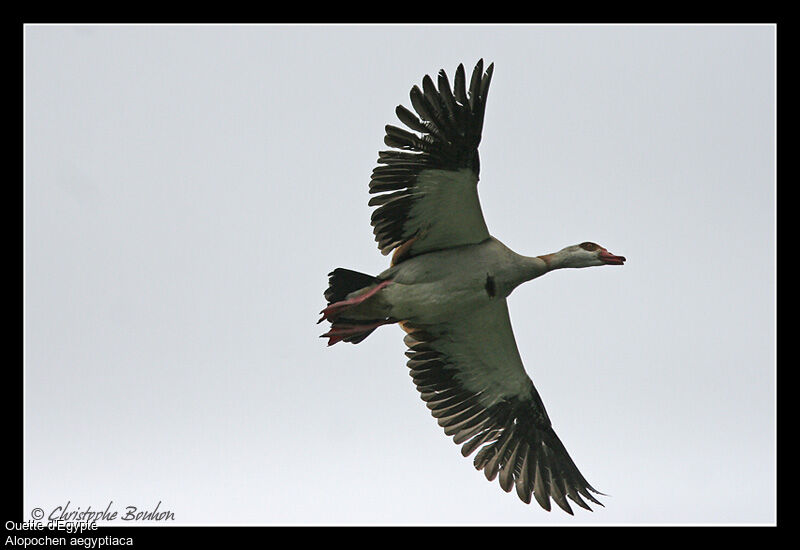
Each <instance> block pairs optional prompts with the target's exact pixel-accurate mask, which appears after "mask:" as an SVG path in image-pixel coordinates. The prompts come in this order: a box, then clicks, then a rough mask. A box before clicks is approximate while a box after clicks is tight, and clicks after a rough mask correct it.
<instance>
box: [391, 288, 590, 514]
mask: <svg viewBox="0 0 800 550" xmlns="http://www.w3.org/2000/svg"><path fill="white" fill-rule="evenodd" d="M405 328H406V330H407V331H409V334H408V335H407V336H406V337H405V342H406V345H407V346H408V347H409V351H408V352H406V355H408V357H409V361H408V367H409V368H410V369H411V373H410V374H411V376H412V377H413V379H414V383H415V384H416V386H417V389H418V390H419V391H420V393H421V396H422V399H423V401H425V402H426V403H427V405H428V408H429V409H431V414H432V415H433V416H434V417H435V418H437V419H438V422H439V425H440V426H442V427H443V428H444V432H445V434H447V435H449V436H452V437H453V441H455V442H456V443H457V444H461V443H463V444H464V445H463V447H462V448H461V453H462V454H463V455H464V456H469V455H470V454H472V453H473V452H474V451H475V450H476V449H477V448H478V447H481V449H480V451H478V454H477V455H475V460H474V464H475V468H477V469H478V470H481V469H482V470H483V471H484V474H485V475H486V479H488V480H489V481H492V480H493V479H494V478H495V476H497V474H498V473H499V474H500V486H501V487H502V488H503V489H504V490H505V491H506V492H509V491H511V488H512V487H516V490H517V494H518V495H519V498H521V499H522V500H523V501H525V502H526V503H530V501H531V495H533V496H534V498H536V500H537V502H538V503H539V504H540V505H541V506H542V508H544V509H545V510H548V511H549V510H550V497H552V498H553V500H554V501H555V502H556V503H557V504H558V505H559V506H560V507H561V508H562V509H563V510H565V511H566V512H568V513H570V514H572V509H571V508H570V506H569V503H568V502H567V500H566V498H565V497H569V498H570V499H572V500H573V501H574V502H575V503H577V504H578V505H579V506H581V507H583V508H586V509H587V510H591V508H589V506H588V505H587V504H586V502H584V500H583V499H582V498H581V495H582V496H583V497H585V498H586V499H588V500H590V501H592V502H594V503H595V504H600V505H601V506H602V504H601V503H600V502H599V501H597V500H596V499H595V498H594V497H593V496H592V495H591V494H590V493H589V491H592V492H595V493H597V494H602V493H599V492H598V491H596V490H595V489H594V488H592V486H591V485H589V483H588V482H587V481H586V480H585V479H584V477H583V476H582V475H581V473H580V472H579V471H578V468H577V467H576V466H575V463H574V462H573V461H572V459H571V458H570V456H569V454H568V453H567V450H566V449H565V448H564V445H563V444H562V443H561V441H560V440H559V439H558V436H557V435H556V433H555V432H554V431H553V428H552V426H551V425H550V418H549V417H548V416H547V411H545V408H544V404H543V403H542V400H541V399H540V397H539V393H538V392H537V391H536V388H535V387H534V386H533V382H531V379H530V378H529V377H528V375H527V374H526V373H525V369H524V367H523V365H522V359H521V358H520V355H519V351H518V350H517V344H516V342H515V340H514V333H513V332H512V330H511V321H510V319H509V316H508V306H507V305H506V301H505V300H499V301H497V302H493V303H491V304H490V305H488V306H486V307H485V308H483V309H480V310H477V311H475V312H474V314H471V315H468V316H465V317H462V318H459V319H458V321H456V322H453V323H447V324H442V325H439V326H410V325H408V324H406V326H405Z"/></svg>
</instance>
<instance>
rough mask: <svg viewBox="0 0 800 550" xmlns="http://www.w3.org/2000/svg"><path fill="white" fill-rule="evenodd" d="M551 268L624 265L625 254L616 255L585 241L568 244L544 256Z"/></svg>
mask: <svg viewBox="0 0 800 550" xmlns="http://www.w3.org/2000/svg"><path fill="white" fill-rule="evenodd" d="M543 259H544V260H545V261H546V262H547V264H548V266H549V267H550V268H551V269H558V268H563V267H592V266H595V265H623V264H624V263H625V256H616V255H615V254H612V253H611V252H609V251H608V250H607V249H605V248H604V247H602V246H600V245H599V244H595V243H592V242H584V243H581V244H575V245H572V246H568V247H566V248H564V249H562V250H559V251H558V252H556V253H555V254H548V256H547V257H543Z"/></svg>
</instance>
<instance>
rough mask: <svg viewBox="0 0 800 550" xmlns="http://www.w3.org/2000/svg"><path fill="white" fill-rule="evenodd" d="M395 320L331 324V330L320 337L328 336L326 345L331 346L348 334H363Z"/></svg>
mask: <svg viewBox="0 0 800 550" xmlns="http://www.w3.org/2000/svg"><path fill="white" fill-rule="evenodd" d="M396 322H397V321H391V320H389V319H384V320H383V321H377V322H375V323H368V324H365V325H346V324H339V325H332V326H331V330H330V331H328V332H326V333H325V334H323V335H322V336H320V338H328V345H329V346H332V345H333V344H335V343H336V342H341V341H342V340H344V339H345V338H347V337H348V336H357V335H359V334H364V333H365V332H370V331H373V330H375V329H376V328H378V327H380V326H383V325H389V324H392V323H396Z"/></svg>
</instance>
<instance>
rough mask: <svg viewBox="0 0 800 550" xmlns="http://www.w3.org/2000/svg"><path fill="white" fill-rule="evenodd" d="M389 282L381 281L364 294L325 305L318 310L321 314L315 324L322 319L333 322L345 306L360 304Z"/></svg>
mask: <svg viewBox="0 0 800 550" xmlns="http://www.w3.org/2000/svg"><path fill="white" fill-rule="evenodd" d="M391 282H392V281H383V282H382V283H380V284H379V285H377V286H376V287H375V288H373V289H372V290H370V291H369V292H366V293H364V294H362V295H360V296H356V297H355V298H350V299H349V300H342V301H341V302H334V303H332V304H331V305H329V306H328V307H326V308H325V309H323V310H322V311H320V313H321V314H322V317H321V318H320V320H319V321H317V324H319V323H321V322H322V321H324V320H326V319H327V320H329V321H331V322H333V320H334V319H335V318H336V317H338V316H339V314H340V313H341V312H342V311H343V310H345V309H347V308H350V307H353V306H355V305H357V304H360V303H361V302H363V301H364V300H366V299H368V298H371V297H372V296H374V295H375V294H377V293H378V291H380V290H382V289H384V288H386V286H387V285H388V284H389V283H391Z"/></svg>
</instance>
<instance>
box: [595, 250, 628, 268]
mask: <svg viewBox="0 0 800 550" xmlns="http://www.w3.org/2000/svg"><path fill="white" fill-rule="evenodd" d="M599 257H600V260H602V262H603V263H604V264H608V265H622V264H624V263H625V256H615V255H614V254H612V253H611V252H609V251H608V250H601V251H600V255H599Z"/></svg>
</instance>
